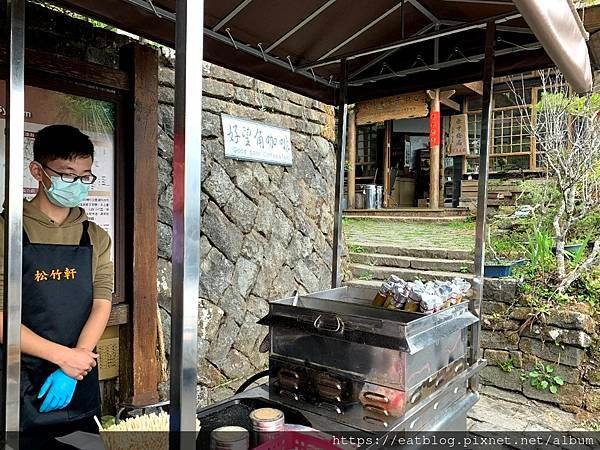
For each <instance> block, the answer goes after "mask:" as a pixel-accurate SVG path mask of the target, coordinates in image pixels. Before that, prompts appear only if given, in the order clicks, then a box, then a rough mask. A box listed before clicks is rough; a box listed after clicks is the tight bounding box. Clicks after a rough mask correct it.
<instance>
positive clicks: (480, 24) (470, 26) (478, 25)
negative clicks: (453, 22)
mask: <svg viewBox="0 0 600 450" xmlns="http://www.w3.org/2000/svg"><path fill="white" fill-rule="evenodd" d="M519 17H521V14H518V13H517V14H501V15H499V16H494V17H489V18H487V19H482V20H478V21H476V22H472V23H466V24H463V25H457V26H455V27H453V28H449V29H447V30H443V31H439V32H435V33H431V34H427V35H425V36H413V37H410V38H408V39H403V40H401V41H397V42H393V43H391V44H388V45H382V46H378V47H374V48H371V49H365V50H361V51H358V52H356V53H347V54H342V55H340V56H336V57H333V58H328V59H325V60H316V61H313V62H310V63H307V64H301V65H299V66H298V68H299V69H314V68H316V67H323V66H327V65H330V64H336V63H339V62H340V61H341V60H342V59H344V58H345V59H347V60H352V59H356V58H360V57H362V56H368V55H373V54H376V53H381V52H385V51H387V50H392V49H395V48H402V47H407V46H409V45H413V44H418V43H420V42H426V41H430V40H432V39H438V38H441V37H445V36H451V35H453V34H457V33H463V32H465V31H470V30H477V29H483V28H485V27H486V24H487V23H488V22H495V23H503V22H507V21H509V20H513V19H517V18H519Z"/></svg>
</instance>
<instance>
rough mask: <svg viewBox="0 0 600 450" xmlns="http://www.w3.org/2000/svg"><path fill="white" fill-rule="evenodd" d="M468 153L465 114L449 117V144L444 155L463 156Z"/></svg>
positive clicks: (467, 132) (467, 131) (467, 130)
mask: <svg viewBox="0 0 600 450" xmlns="http://www.w3.org/2000/svg"><path fill="white" fill-rule="evenodd" d="M468 154H469V129H468V124H467V115H466V114H457V115H455V116H451V117H450V145H449V146H448V150H447V152H446V156H463V155H468Z"/></svg>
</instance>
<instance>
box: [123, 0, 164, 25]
mask: <svg viewBox="0 0 600 450" xmlns="http://www.w3.org/2000/svg"><path fill="white" fill-rule="evenodd" d="M121 1H122V2H125V3H129V4H131V5H135V6H138V7H140V8H142V9H144V10H146V11H148V12H151V13H153V14H156V16H157V17H160V18H161V19H169V20H171V21H173V22H175V14H174V13H172V12H171V11H167V10H166V9H163V8H161V7H160V6H155V5H150V3H148V0H121Z"/></svg>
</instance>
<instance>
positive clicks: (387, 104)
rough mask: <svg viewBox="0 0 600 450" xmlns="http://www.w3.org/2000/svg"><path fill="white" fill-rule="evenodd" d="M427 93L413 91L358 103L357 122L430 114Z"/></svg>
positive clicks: (412, 117)
mask: <svg viewBox="0 0 600 450" xmlns="http://www.w3.org/2000/svg"><path fill="white" fill-rule="evenodd" d="M428 105H429V103H428V101H427V95H426V94H425V92H423V93H413V94H405V95H394V96H392V97H383V98H378V99H375V100H368V101H366V102H360V103H357V105H356V124H357V125H367V124H370V123H379V122H385V121H386V120H397V119H414V118H417V117H427V115H428V114H429V107H428Z"/></svg>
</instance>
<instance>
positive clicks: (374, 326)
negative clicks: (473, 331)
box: [259, 287, 478, 354]
mask: <svg viewBox="0 0 600 450" xmlns="http://www.w3.org/2000/svg"><path fill="white" fill-rule="evenodd" d="M376 292H377V291H376V290H375V289H358V288H352V287H341V288H337V289H329V290H326V291H321V292H316V293H313V294H309V295H305V296H301V297H299V298H298V299H297V301H296V303H295V304H294V301H295V299H294V298H293V297H289V298H284V299H281V300H276V301H273V302H271V303H270V304H269V314H268V315H267V316H266V317H264V318H263V319H261V321H260V322H259V323H261V324H263V325H269V326H277V327H283V328H288V329H297V330H301V331H305V332H310V333H314V334H320V335H325V336H328V337H331V338H336V339H341V340H345V341H348V342H356V343H360V344H364V345H372V346H376V347H382V348H388V349H393V350H400V351H402V352H407V353H409V354H415V353H417V352H418V351H420V350H422V349H424V348H426V347H429V346H431V345H434V344H435V343H436V342H439V341H440V340H441V339H444V338H445V337H447V336H449V335H452V334H454V333H456V332H458V331H460V330H463V329H465V328H467V327H468V326H470V325H472V324H474V323H476V322H477V321H478V318H477V317H476V316H474V315H473V314H472V313H471V312H470V311H469V310H468V303H467V302H463V303H460V304H458V305H454V306H452V307H450V308H447V309H445V310H442V311H439V312H437V313H435V314H429V315H427V314H421V313H410V312H405V311H394V310H390V309H383V308H379V307H373V306H370V304H369V303H370V301H371V300H372V299H373V297H374V296H375V293H376Z"/></svg>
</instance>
